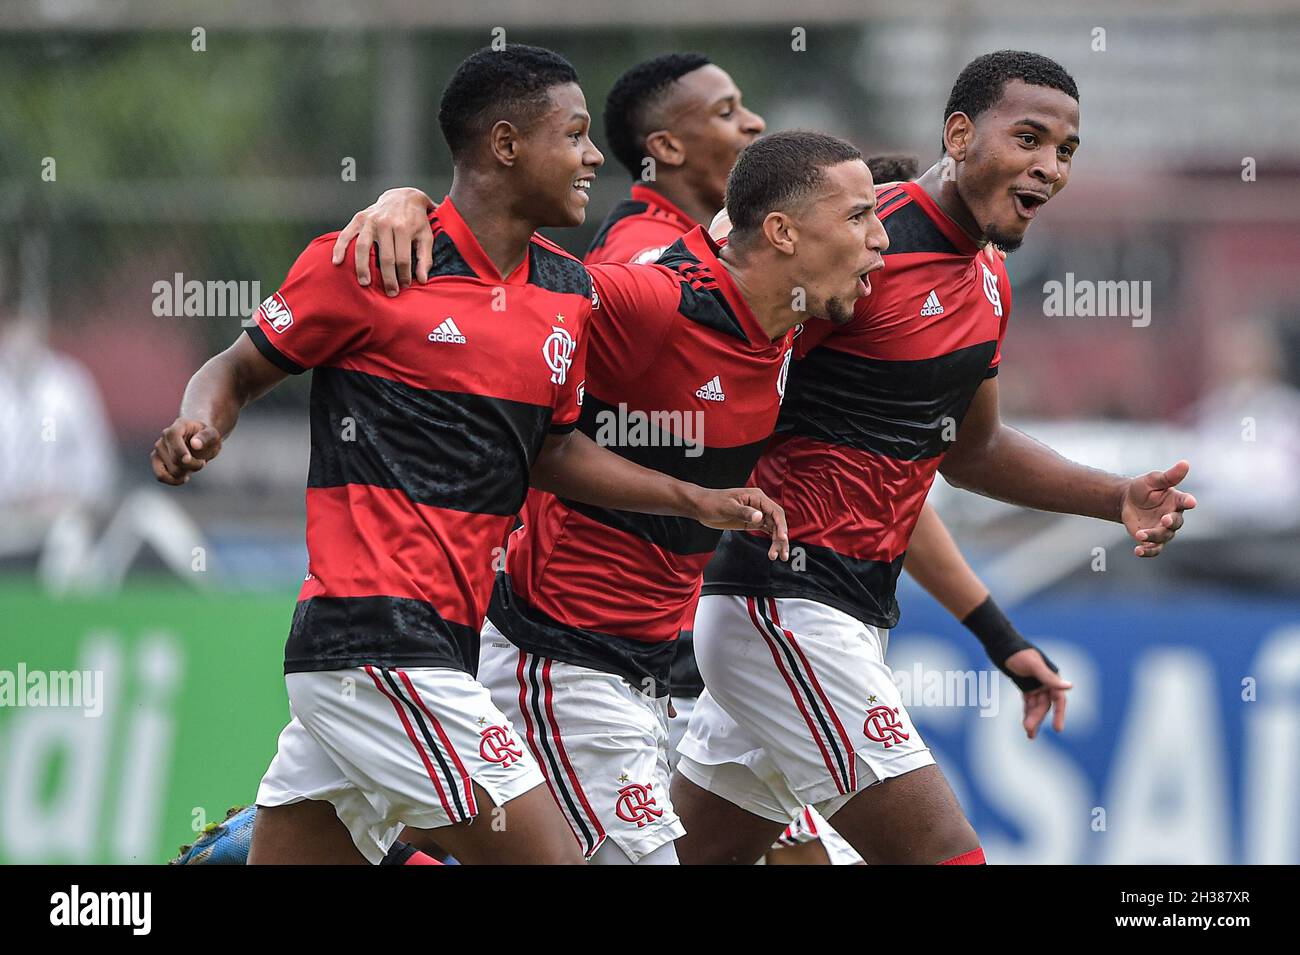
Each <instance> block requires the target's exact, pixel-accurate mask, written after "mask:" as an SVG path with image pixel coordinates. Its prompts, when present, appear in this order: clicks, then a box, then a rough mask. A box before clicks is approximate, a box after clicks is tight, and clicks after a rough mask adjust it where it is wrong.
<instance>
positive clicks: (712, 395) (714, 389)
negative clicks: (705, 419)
mask: <svg viewBox="0 0 1300 955" xmlns="http://www.w3.org/2000/svg"><path fill="white" fill-rule="evenodd" d="M695 397H697V398H703V399H704V400H705V401H726V400H727V396H726V395H725V394H723V393H722V382H721V381H720V380H719V379H718V376H717V375H714V376H713V377H712V378H710V379H709V380H708V381H706V382H705V383H704V384H702V385H700V387H699V388H697V389H696V391H695Z"/></svg>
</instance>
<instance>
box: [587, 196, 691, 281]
mask: <svg viewBox="0 0 1300 955" xmlns="http://www.w3.org/2000/svg"><path fill="white" fill-rule="evenodd" d="M695 226H696V223H695V222H694V221H692V220H691V217H690V216H688V215H687V214H686V213H684V212H682V210H681V209H678V208H677V207H676V206H675V205H673V204H672V203H671V202H669V201H668V199H666V198H665V197H664V195H663V193H661V192H659V191H658V190H657V189H651V188H650V187H649V186H643V185H640V184H639V183H638V184H636V185H633V186H632V191H631V194H630V196H629V197H628V198H627V199H624V200H622V201H621V202H619V203H618V205H616V206H614V208H613V209H611V210H610V212H609V215H607V216H605V221H604V222H602V223H601V224H600V229H599V231H597V233H596V237H595V238H594V239H592V241H591V247H590V248H589V249H587V254H586V255H585V256H583V259H582V261H583V262H585V263H586V264H587V265H598V264H600V263H601V262H634V263H648V262H653V261H655V259H657V258H659V256H660V255H661V254H662V253H663V252H664V250H665V249H667V248H668V246H670V245H672V244H673V243H674V242H676V241H677V240H678V239H680V238H681V237H682V236H683V235H685V234H686V233H687V232H689V231H691V229H694V228H695Z"/></svg>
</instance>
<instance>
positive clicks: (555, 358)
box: [542, 325, 573, 385]
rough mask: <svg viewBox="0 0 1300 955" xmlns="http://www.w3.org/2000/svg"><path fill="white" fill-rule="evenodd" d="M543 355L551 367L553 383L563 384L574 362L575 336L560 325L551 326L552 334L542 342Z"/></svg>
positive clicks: (547, 365)
mask: <svg viewBox="0 0 1300 955" xmlns="http://www.w3.org/2000/svg"><path fill="white" fill-rule="evenodd" d="M542 357H543V358H545V359H546V367H547V368H549V369H551V384H553V385H562V384H564V378H565V376H566V375H568V373H569V365H571V364H572V363H573V336H572V335H570V334H569V332H568V330H566V329H563V328H561V327H560V326H559V325H552V326H551V334H549V335H547V336H546V341H545V342H543V343H542Z"/></svg>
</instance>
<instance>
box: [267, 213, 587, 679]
mask: <svg viewBox="0 0 1300 955" xmlns="http://www.w3.org/2000/svg"><path fill="white" fill-rule="evenodd" d="M430 223H431V224H432V226H433V232H434V246H433V267H432V269H431V270H430V273H429V281H428V283H427V284H423V285H421V284H419V283H416V284H413V285H412V286H411V287H410V288H409V289H407V290H406V291H404V292H403V293H402V294H401V295H399V296H396V297H394V298H389V297H388V296H386V295H385V294H384V292H383V289H382V287H381V286H380V284H379V283H378V282H376V283H374V284H372V285H371V286H370V287H362V286H361V285H359V284H358V283H357V281H356V277H355V275H354V274H353V272H352V269H350V268H336V267H335V266H333V265H332V264H331V263H330V252H331V248H332V246H333V244H334V239H335V237H336V236H337V233H333V234H330V235H326V236H322V237H320V238H318V239H316V240H315V241H313V242H312V243H311V245H309V246H308V247H307V249H306V251H305V252H303V253H302V255H301V256H299V258H298V261H297V262H295V263H294V266H293V268H292V269H291V270H290V272H289V275H288V277H287V278H286V279H285V282H284V285H283V286H282V287H281V288H280V290H279V291H278V292H276V293H275V294H274V295H272V296H271V297H270V298H268V299H267V300H266V301H265V302H263V303H262V306H261V308H260V309H259V310H258V313H257V316H256V324H255V325H254V326H252V327H250V328H249V330H248V334H249V336H250V337H251V338H252V340H253V342H254V343H255V344H256V345H257V347H258V348H259V349H260V351H261V352H262V354H263V355H265V356H266V357H267V358H268V359H269V360H270V361H272V362H273V363H274V364H276V365H278V366H279V367H280V368H282V369H284V370H286V371H289V372H294V373H298V372H302V371H304V370H306V369H308V368H311V369H313V373H312V383H311V411H310V418H311V465H310V468H309V473H308V478H307V554H308V574H307V577H306V580H305V581H304V583H303V586H302V590H301V592H300V594H299V598H298V605H297V609H296V610H295V612H294V617H293V623H292V626H291V629H290V633H289V639H288V643H287V646H286V648H285V671H286V672H294V671H302V670H335V669H343V668H346V667H353V666H360V665H362V664H367V663H369V664H377V665H380V666H447V667H456V668H460V669H465V670H467V671H469V672H474V671H475V670H476V668H477V665H478V643H479V637H478V633H479V628H480V626H481V624H482V621H483V617H484V614H485V612H486V610H487V604H488V599H489V597H490V595H491V591H492V580H493V577H494V571H495V568H494V566H493V563H494V558H496V557H498V556H499V555H500V548H501V546H502V545H503V544H504V542H505V539H506V536H507V534H508V533H509V531H510V529H511V527H512V526H513V522H514V516H515V514H516V513H517V512H518V511H519V508H520V506H521V505H522V504H523V502H524V495H525V493H526V491H527V489H528V476H529V470H530V469H531V467H532V464H533V462H534V460H535V459H536V457H537V455H538V453H539V452H540V451H541V448H542V444H543V441H544V440H545V438H546V436H547V433H548V432H552V431H568V430H572V428H573V427H574V426H575V425H576V423H577V418H578V411H579V408H578V396H577V389H578V386H579V383H580V382H581V378H582V374H581V369H580V367H578V365H579V363H580V358H577V357H576V356H575V348H576V343H577V341H578V340H579V339H580V337H581V335H582V331H583V329H584V328H585V327H586V326H587V323H588V321H589V319H590V315H591V304H592V303H591V277H590V275H589V274H588V273H587V271H586V269H585V268H583V266H582V264H581V263H580V262H578V261H577V260H576V259H575V258H573V257H572V256H570V255H569V254H568V253H566V252H564V251H562V250H561V249H560V248H559V247H558V246H555V245H553V244H552V243H550V242H548V241H547V240H545V239H543V238H541V237H540V236H534V237H533V239H532V241H531V242H530V244H529V246H528V250H527V253H526V255H525V257H524V260H523V262H521V263H520V265H519V267H518V268H516V269H515V270H514V271H513V272H512V273H511V274H510V275H508V276H506V277H504V278H503V277H501V276H500V275H499V274H498V272H497V270H496V268H495V266H494V265H493V264H492V261H491V260H490V259H489V258H488V257H487V254H486V253H485V252H484V251H483V249H482V247H481V246H480V245H479V243H478V241H477V240H476V239H475V237H474V235H473V233H472V232H471V231H470V229H469V227H468V226H467V225H466V224H465V222H464V220H463V219H462V218H461V217H460V215H459V213H457V211H456V209H455V207H454V206H453V205H452V202H451V200H450V199H445V200H443V202H442V203H441V204H440V205H439V206H438V207H437V209H436V210H435V211H434V213H433V214H432V215H431V216H430ZM349 261H350V259H349ZM374 267H375V266H373V265H372V268H374Z"/></svg>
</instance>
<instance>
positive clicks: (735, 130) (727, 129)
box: [660, 63, 767, 208]
mask: <svg viewBox="0 0 1300 955" xmlns="http://www.w3.org/2000/svg"><path fill="white" fill-rule="evenodd" d="M660 115H661V117H662V119H661V121H660V125H662V127H663V129H665V130H668V131H670V132H671V134H672V135H673V136H674V137H676V139H677V140H678V142H679V143H680V145H681V148H682V150H683V153H684V162H683V171H684V172H685V173H686V175H687V178H688V179H689V181H690V182H691V184H692V185H693V186H694V188H695V189H696V190H697V191H698V192H699V194H700V195H701V196H703V197H704V198H705V199H706V201H707V202H709V203H711V204H712V205H713V207H714V208H721V207H722V203H723V196H724V194H725V193H726V188H727V174H728V173H729V172H731V167H732V166H733V165H734V164H735V162H736V157H737V156H738V155H740V151H741V150H742V149H744V148H745V147H746V146H748V145H749V144H750V143H752V142H753V141H754V140H755V139H757V138H758V137H759V136H760V135H762V133H763V130H765V129H766V128H767V124H766V123H765V122H764V121H763V117H762V116H759V115H758V114H757V113H755V112H754V111H753V110H750V109H746V108H745V106H744V105H743V104H742V103H741V93H740V89H739V88H738V87H737V86H736V84H735V82H734V81H733V80H732V79H731V77H730V76H729V75H728V74H727V71H726V70H724V69H722V68H721V67H718V66H714V65H713V64H712V63H710V64H708V65H707V66H702V67H700V68H699V69H697V70H692V71H691V72H689V73H686V74H683V75H682V76H681V77H679V78H678V79H677V80H676V81H675V82H674V84H673V89H672V92H671V94H670V96H669V97H668V99H667V100H666V101H665V103H664V105H663V107H662V112H661V114H660Z"/></svg>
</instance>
